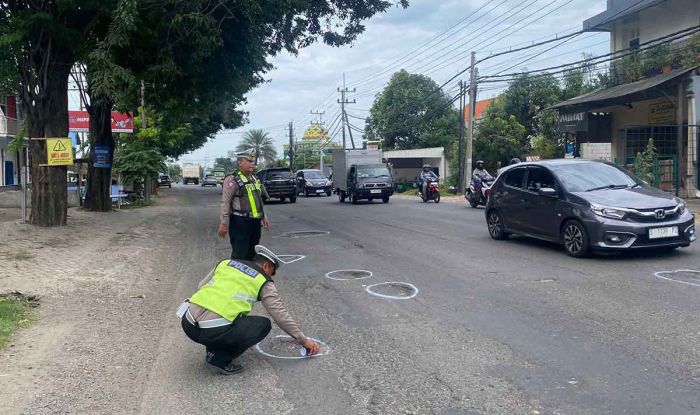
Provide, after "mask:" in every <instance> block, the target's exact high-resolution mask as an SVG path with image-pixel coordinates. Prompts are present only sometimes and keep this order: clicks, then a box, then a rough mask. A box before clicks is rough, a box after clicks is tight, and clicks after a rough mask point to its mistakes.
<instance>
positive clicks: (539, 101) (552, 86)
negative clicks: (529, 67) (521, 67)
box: [502, 74, 561, 135]
mask: <svg viewBox="0 0 700 415" xmlns="http://www.w3.org/2000/svg"><path fill="white" fill-rule="evenodd" d="M559 101H561V89H560V88H559V81H558V80H557V79H556V78H555V77H554V76H552V75H549V74H545V75H538V76H529V75H527V74H521V75H519V76H517V77H516V79H515V80H514V81H513V82H511V83H510V84H509V85H508V89H506V91H505V92H504V93H503V95H502V106H503V112H504V113H505V114H508V115H512V116H515V120H516V121H517V122H518V123H519V124H521V125H523V126H524V127H525V134H526V135H532V134H533V133H534V131H535V126H534V118H535V115H537V113H538V112H539V111H542V110H544V109H545V108H548V107H550V106H552V105H554V104H556V103H557V102H559Z"/></svg>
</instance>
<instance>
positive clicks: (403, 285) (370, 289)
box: [365, 281, 418, 300]
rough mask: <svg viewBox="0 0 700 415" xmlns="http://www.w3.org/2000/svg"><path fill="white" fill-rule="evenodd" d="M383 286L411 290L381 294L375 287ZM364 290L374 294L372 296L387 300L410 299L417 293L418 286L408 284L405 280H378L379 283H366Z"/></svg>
mask: <svg viewBox="0 0 700 415" xmlns="http://www.w3.org/2000/svg"><path fill="white" fill-rule="evenodd" d="M383 287H393V288H397V287H398V288H403V289H404V290H407V291H409V292H411V294H407V295H388V294H382V293H380V292H377V289H380V288H383ZM365 291H367V293H369V294H371V295H374V296H377V297H380V298H385V299H387V300H410V299H411V298H414V297H415V296H417V295H418V287H416V286H415V285H413V284H409V283H407V282H397V281H392V282H380V283H379V284H372V285H368V286H366V287H365Z"/></svg>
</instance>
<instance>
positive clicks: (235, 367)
mask: <svg viewBox="0 0 700 415" xmlns="http://www.w3.org/2000/svg"><path fill="white" fill-rule="evenodd" d="M213 357H214V353H211V352H208V353H207V359H206V360H207V366H209V368H210V369H213V370H215V371H217V372H219V373H221V374H222V375H232V374H234V373H238V372H240V371H242V370H243V366H242V365H239V364H238V363H236V362H234V361H233V360H232V361H231V362H229V364H227V365H226V366H218V365H216V364H214V363H212V359H213Z"/></svg>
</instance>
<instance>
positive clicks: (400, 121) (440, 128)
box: [365, 70, 459, 152]
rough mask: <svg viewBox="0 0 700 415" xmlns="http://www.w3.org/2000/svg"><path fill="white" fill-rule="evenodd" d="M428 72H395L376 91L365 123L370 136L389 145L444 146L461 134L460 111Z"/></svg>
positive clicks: (448, 145)
mask: <svg viewBox="0 0 700 415" xmlns="http://www.w3.org/2000/svg"><path fill="white" fill-rule="evenodd" d="M437 90H438V85H437V84H436V83H435V81H433V80H432V79H430V78H429V77H427V76H425V75H420V74H411V73H408V72H407V71H406V70H401V71H399V72H397V73H395V74H394V75H393V76H392V77H391V80H390V81H389V84H388V85H387V86H386V88H384V90H383V91H382V92H381V93H379V94H378V95H377V97H376V98H375V100H374V103H373V104H372V108H371V109H370V117H369V118H368V119H367V123H366V126H365V136H366V137H365V138H366V139H367V140H382V142H383V146H382V147H383V148H386V149H412V148H426V147H445V149H446V150H447V151H448V152H449V151H451V149H452V143H453V142H454V140H455V139H456V137H457V136H458V129H459V113H458V112H457V111H455V110H454V108H453V107H452V105H451V99H450V97H449V96H448V95H447V94H445V93H444V92H442V91H441V90H440V91H439V92H436V91H437Z"/></svg>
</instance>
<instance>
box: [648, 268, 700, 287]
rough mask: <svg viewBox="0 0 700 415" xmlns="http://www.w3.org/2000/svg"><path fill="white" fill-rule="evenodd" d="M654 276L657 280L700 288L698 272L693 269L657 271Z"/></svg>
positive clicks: (699, 273) (699, 274)
mask: <svg viewBox="0 0 700 415" xmlns="http://www.w3.org/2000/svg"><path fill="white" fill-rule="evenodd" d="M654 275H655V276H656V277H658V278H661V279H664V280H667V281H673V282H678V283H681V284H686V285H692V286H695V287H700V271H697V270H693V269H677V270H675V271H659V272H655V273H654Z"/></svg>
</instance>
